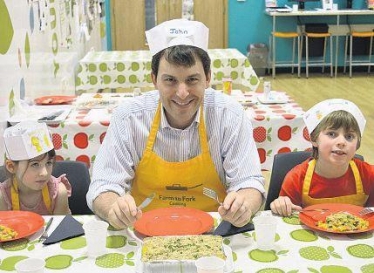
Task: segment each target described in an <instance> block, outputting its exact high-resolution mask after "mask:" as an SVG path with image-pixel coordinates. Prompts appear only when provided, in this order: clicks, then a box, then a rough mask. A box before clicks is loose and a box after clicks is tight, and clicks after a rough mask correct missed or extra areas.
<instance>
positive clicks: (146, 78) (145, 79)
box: [144, 74, 152, 83]
mask: <svg viewBox="0 0 374 273" xmlns="http://www.w3.org/2000/svg"><path fill="white" fill-rule="evenodd" d="M144 82H146V83H152V76H151V74H146V75H144Z"/></svg>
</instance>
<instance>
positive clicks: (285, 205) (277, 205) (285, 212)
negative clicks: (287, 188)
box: [270, 196, 303, 216]
mask: <svg viewBox="0 0 374 273" xmlns="http://www.w3.org/2000/svg"><path fill="white" fill-rule="evenodd" d="M270 209H271V211H272V212H273V213H275V214H279V215H281V216H290V215H291V213H292V211H293V210H298V211H300V210H302V209H303V208H302V207H300V206H296V205H294V204H293V203H292V202H291V199H290V198H289V197H288V196H279V197H278V198H277V199H275V200H274V201H273V202H271V204H270Z"/></svg>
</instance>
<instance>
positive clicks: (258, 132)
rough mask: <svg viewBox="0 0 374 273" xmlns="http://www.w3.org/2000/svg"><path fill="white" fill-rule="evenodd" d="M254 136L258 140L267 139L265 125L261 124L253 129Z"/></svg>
mask: <svg viewBox="0 0 374 273" xmlns="http://www.w3.org/2000/svg"><path fill="white" fill-rule="evenodd" d="M253 138H254V139H255V141H256V142H264V141H265V140H266V129H265V127H262V126H259V127H256V128H254V129H253Z"/></svg>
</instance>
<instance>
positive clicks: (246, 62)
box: [244, 59, 251, 67]
mask: <svg viewBox="0 0 374 273" xmlns="http://www.w3.org/2000/svg"><path fill="white" fill-rule="evenodd" d="M250 66H251V63H250V62H249V60H248V59H245V62H244V67H250Z"/></svg>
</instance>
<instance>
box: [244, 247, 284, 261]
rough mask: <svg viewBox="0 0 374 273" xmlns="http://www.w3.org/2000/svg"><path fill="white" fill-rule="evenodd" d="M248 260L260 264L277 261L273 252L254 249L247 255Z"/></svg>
mask: <svg viewBox="0 0 374 273" xmlns="http://www.w3.org/2000/svg"><path fill="white" fill-rule="evenodd" d="M248 255H249V258H251V259H252V260H255V261H257V262H262V263H270V262H274V261H276V260H278V256H277V254H276V253H275V251H274V250H269V251H263V250H259V249H254V250H251V251H250V252H249V253H248Z"/></svg>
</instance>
